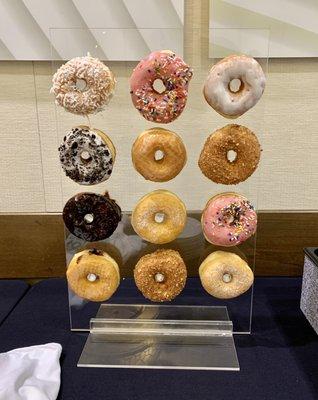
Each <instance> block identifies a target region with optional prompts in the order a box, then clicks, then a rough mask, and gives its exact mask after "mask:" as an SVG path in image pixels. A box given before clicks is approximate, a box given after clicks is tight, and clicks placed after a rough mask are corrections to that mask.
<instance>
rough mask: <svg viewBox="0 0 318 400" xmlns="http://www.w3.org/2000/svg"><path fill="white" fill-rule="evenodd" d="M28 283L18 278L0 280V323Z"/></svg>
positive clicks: (24, 290) (24, 291)
mask: <svg viewBox="0 0 318 400" xmlns="http://www.w3.org/2000/svg"><path fill="white" fill-rule="evenodd" d="M28 287H29V285H28V284H27V283H25V282H23V281H20V280H9V279H3V280H0V325H1V324H2V322H3V321H4V320H5V318H6V317H7V316H8V315H9V314H10V312H11V311H12V310H13V308H14V307H15V305H16V304H17V303H18V302H19V300H20V299H21V298H22V297H23V295H24V294H25V293H26V291H27V290H28Z"/></svg>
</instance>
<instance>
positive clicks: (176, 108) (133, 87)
mask: <svg viewBox="0 0 318 400" xmlns="http://www.w3.org/2000/svg"><path fill="white" fill-rule="evenodd" d="M192 74H193V71H192V68H190V67H189V66H188V65H187V64H186V63H185V62H184V61H183V60H182V58H180V57H178V56H176V55H175V53H173V52H172V51H170V50H161V51H154V52H153V53H151V54H149V56H148V57H146V58H144V59H143V60H141V61H140V63H139V64H138V65H137V67H136V68H135V69H134V71H133V73H132V75H131V78H130V94H131V98H132V102H133V104H134V106H135V107H136V108H137V110H138V111H139V112H140V114H141V115H142V116H143V117H144V118H145V119H147V120H148V121H152V122H158V123H163V124H167V123H169V122H171V121H173V120H175V119H176V118H178V116H179V115H180V114H181V113H182V111H183V109H184V107H185V105H186V102H187V97H188V85H189V82H190V79H191V77H192ZM157 79H159V80H161V81H162V83H163V85H164V86H165V90H164V91H163V92H162V93H159V92H158V91H156V90H155V89H154V87H153V85H154V82H155V81H156V80H157Z"/></svg>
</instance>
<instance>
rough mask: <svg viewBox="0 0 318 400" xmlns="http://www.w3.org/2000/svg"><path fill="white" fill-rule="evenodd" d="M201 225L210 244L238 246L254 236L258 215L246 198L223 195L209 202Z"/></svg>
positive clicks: (228, 194) (236, 195)
mask: <svg viewBox="0 0 318 400" xmlns="http://www.w3.org/2000/svg"><path fill="white" fill-rule="evenodd" d="M201 224H202V229H203V233H204V236H205V238H206V240H207V241H208V242H210V243H212V244H214V245H217V246H227V247H228V246H236V245H238V244H240V243H243V242H244V241H245V240H246V239H248V238H249V237H251V236H252V235H254V233H255V232H256V227H257V215H256V212H255V210H254V207H253V206H252V204H251V203H250V202H249V201H248V200H247V199H246V198H245V197H244V196H241V195H239V194H237V193H221V194H218V195H216V196H214V197H212V198H211V199H210V200H209V201H208V203H207V205H206V206H205V209H204V211H203V213H202V217H201Z"/></svg>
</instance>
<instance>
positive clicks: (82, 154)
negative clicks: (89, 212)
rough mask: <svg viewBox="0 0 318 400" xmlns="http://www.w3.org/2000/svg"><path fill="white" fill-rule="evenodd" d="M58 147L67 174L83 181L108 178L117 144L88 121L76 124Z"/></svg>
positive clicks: (78, 181) (94, 181) (98, 180)
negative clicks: (87, 122) (84, 123)
mask: <svg viewBox="0 0 318 400" xmlns="http://www.w3.org/2000/svg"><path fill="white" fill-rule="evenodd" d="M58 150H59V155H60V162H61V166H62V168H63V170H64V172H65V174H66V176H68V177H69V178H71V179H72V180H73V181H74V182H77V183H79V184H80V185H95V184H97V183H101V182H104V181H106V180H107V179H108V178H109V177H110V175H111V173H112V170H113V165H114V161H115V157H116V151H115V147H114V145H113V143H112V141H111V140H110V139H109V137H108V136H107V135H106V134H105V133H104V132H102V131H100V130H98V129H94V128H89V127H88V126H84V125H80V126H76V127H74V128H72V130H71V131H70V132H69V133H68V134H67V135H66V136H64V139H63V142H62V143H61V145H60V147H59V149H58Z"/></svg>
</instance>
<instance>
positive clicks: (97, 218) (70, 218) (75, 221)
mask: <svg viewBox="0 0 318 400" xmlns="http://www.w3.org/2000/svg"><path fill="white" fill-rule="evenodd" d="M63 220H64V223H65V226H66V227H67V229H68V230H69V231H70V232H71V233H72V234H73V235H75V236H76V237H78V238H80V239H83V240H86V241H88V242H95V241H97V240H104V239H106V238H108V237H109V236H111V235H112V234H113V233H114V231H115V230H116V228H117V225H118V223H119V221H120V220H121V209H120V207H119V205H118V204H117V203H116V201H115V200H112V199H111V198H110V197H109V195H108V193H105V194H104V195H101V194H95V193H89V192H84V193H78V194H76V195H75V196H73V197H72V198H70V199H69V200H68V201H67V203H66V204H65V206H64V209H63Z"/></svg>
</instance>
